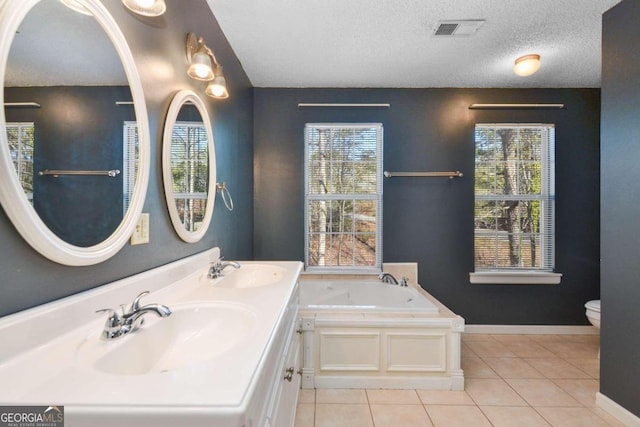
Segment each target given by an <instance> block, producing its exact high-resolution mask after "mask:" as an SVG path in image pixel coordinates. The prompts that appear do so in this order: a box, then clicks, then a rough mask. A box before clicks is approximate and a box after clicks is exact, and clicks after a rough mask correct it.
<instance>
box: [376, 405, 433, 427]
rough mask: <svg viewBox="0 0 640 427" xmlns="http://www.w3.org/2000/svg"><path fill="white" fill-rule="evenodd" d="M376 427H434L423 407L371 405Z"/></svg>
mask: <svg viewBox="0 0 640 427" xmlns="http://www.w3.org/2000/svg"><path fill="white" fill-rule="evenodd" d="M371 414H372V415H373V423H374V425H375V426H376V427H400V426H402V427H432V426H433V424H432V423H431V420H430V419H429V416H428V415H427V411H426V410H425V409H424V406H422V405H374V404H372V405H371Z"/></svg>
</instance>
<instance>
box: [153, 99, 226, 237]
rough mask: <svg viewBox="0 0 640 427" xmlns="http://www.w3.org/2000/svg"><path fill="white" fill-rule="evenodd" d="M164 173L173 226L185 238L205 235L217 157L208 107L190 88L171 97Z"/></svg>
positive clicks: (165, 138) (164, 145)
mask: <svg viewBox="0 0 640 427" xmlns="http://www.w3.org/2000/svg"><path fill="white" fill-rule="evenodd" d="M162 176H163V180H164V191H165V196H166V198H167V206H168V209H169V215H170V217H171V222H172V223H173V227H174V228H175V230H176V233H178V236H180V238H181V239H182V240H184V241H185V242H190V243H193V242H197V241H199V240H200V239H202V237H203V236H204V235H205V233H206V232H207V229H208V228H209V224H210V223H211V217H212V215H213V207H214V202H215V195H216V192H215V182H216V157H215V145H214V141H213V130H212V129H211V121H210V120H209V114H208V113H207V108H206V106H205V104H204V102H203V101H202V99H200V97H198V95H196V93H195V92H193V91H190V90H182V91H180V92H178V93H177V94H176V95H175V96H174V97H173V100H172V101H171V105H170V106H169V112H168V113H167V121H166V123H165V127H164V137H163V148H162Z"/></svg>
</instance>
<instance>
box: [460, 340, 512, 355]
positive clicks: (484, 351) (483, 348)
mask: <svg viewBox="0 0 640 427" xmlns="http://www.w3.org/2000/svg"><path fill="white" fill-rule="evenodd" d="M466 345H467V346H468V347H469V348H470V349H471V350H472V351H473V352H474V353H475V354H477V355H478V356H480V357H516V355H515V354H513V352H511V351H510V350H509V349H508V348H507V347H506V346H505V345H504V344H502V343H499V342H498V341H495V340H494V341H467V343H466Z"/></svg>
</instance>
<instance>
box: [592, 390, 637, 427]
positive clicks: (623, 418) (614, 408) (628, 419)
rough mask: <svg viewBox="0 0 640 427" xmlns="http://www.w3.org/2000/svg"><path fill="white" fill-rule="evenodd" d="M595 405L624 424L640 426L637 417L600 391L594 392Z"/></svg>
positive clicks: (631, 426) (632, 426)
mask: <svg viewBox="0 0 640 427" xmlns="http://www.w3.org/2000/svg"><path fill="white" fill-rule="evenodd" d="M596 405H598V407H599V408H600V409H602V410H603V411H605V412H607V413H608V414H609V415H611V416H612V417H614V418H616V419H617V420H618V421H620V422H621V423H622V424H624V425H625V426H629V427H640V418H639V417H637V416H636V415H634V414H632V413H631V412H629V411H628V410H626V409H625V408H623V407H622V406H620V405H618V404H617V403H616V402H614V401H613V400H611V399H609V398H608V397H607V396H605V395H604V394H602V393H600V392H598V393H596Z"/></svg>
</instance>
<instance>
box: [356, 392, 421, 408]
mask: <svg viewBox="0 0 640 427" xmlns="http://www.w3.org/2000/svg"><path fill="white" fill-rule="evenodd" d="M367 397H368V398H369V404H370V405H373V404H378V405H385V404H396V405H420V404H421V402H420V398H418V394H417V393H416V391H415V390H367Z"/></svg>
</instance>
